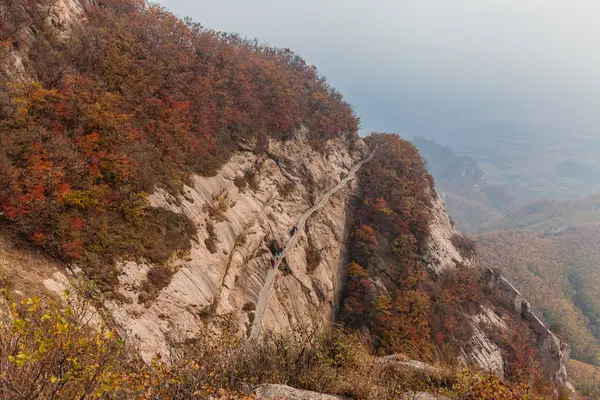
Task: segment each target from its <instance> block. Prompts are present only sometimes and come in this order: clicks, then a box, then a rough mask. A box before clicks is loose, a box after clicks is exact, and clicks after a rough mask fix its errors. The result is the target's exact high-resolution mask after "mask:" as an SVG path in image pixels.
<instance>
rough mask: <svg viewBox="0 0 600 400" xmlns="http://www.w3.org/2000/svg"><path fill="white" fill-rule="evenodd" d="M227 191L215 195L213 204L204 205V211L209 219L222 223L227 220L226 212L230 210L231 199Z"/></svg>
mask: <svg viewBox="0 0 600 400" xmlns="http://www.w3.org/2000/svg"><path fill="white" fill-rule="evenodd" d="M228 197H229V196H228V194H227V192H226V191H223V192H222V193H221V194H213V197H212V203H207V204H205V205H204V211H206V212H208V216H209V218H211V219H212V220H214V221H217V222H222V221H225V220H227V217H226V216H225V212H226V211H227V210H228V209H229V198H228Z"/></svg>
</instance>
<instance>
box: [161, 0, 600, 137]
mask: <svg viewBox="0 0 600 400" xmlns="http://www.w3.org/2000/svg"><path fill="white" fill-rule="evenodd" d="M160 4H162V5H164V6H165V7H167V8H168V9H169V10H171V11H172V12H174V13H175V14H177V15H179V16H190V17H191V18H192V19H193V20H195V21H198V22H200V23H201V24H203V25H204V26H206V27H208V28H211V29H215V30H223V31H228V32H236V33H239V34H240V35H242V36H245V37H248V38H258V39H260V40H261V41H262V42H265V43H268V44H270V45H274V46H278V47H288V48H290V49H292V50H293V51H295V52H296V53H298V54H299V55H301V56H302V57H304V58H305V59H306V60H307V61H308V62H309V63H311V64H315V65H316V66H317V67H318V68H319V71H320V72H321V73H322V74H323V75H325V76H326V77H327V78H328V80H329V81H330V82H331V83H332V84H333V85H334V86H335V87H337V88H338V89H339V90H340V91H341V92H342V93H343V94H344V95H345V97H346V99H347V100H348V101H349V102H350V103H351V104H352V105H353V106H354V107H355V109H356V111H357V113H358V114H359V115H360V117H361V119H362V131H363V133H367V132H370V131H374V130H376V131H393V132H399V133H401V134H403V135H407V136H411V135H415V134H424V135H427V136H446V135H448V134H450V133H449V132H451V131H452V132H456V131H460V130H461V129H463V128H467V127H472V126H474V125H477V124H486V123H496V124H497V123H501V124H507V125H509V126H512V127H515V126H516V127H518V130H519V131H520V132H525V133H527V132H533V131H551V132H553V134H556V133H557V132H558V133H559V134H561V135H568V134H569V132H571V131H589V132H595V131H596V130H599V128H600V117H599V116H598V112H597V110H596V109H597V106H598V104H599V100H600V53H599V52H598V51H597V49H596V46H597V39H598V38H600V26H599V25H598V24H597V21H598V17H599V16H600V3H598V2H595V1H591V0H590V1H583V0H576V1H568V2H567V1H557V0H532V1H527V2H523V1H516V0H488V1H481V0H456V1H447V0H419V1H408V0H394V1H384V0H374V1H368V2H367V1H357V0H345V1H341V0H329V1H322V0H321V1H317V0H305V1H303V2H282V1H274V0H257V1H252V2H249V1H247V0H245V1H242V0H230V1H222V2H214V1H210V2H209V1H204V0H198V1H194V2H189V1H184V0H162V1H160Z"/></svg>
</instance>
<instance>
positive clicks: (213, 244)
mask: <svg viewBox="0 0 600 400" xmlns="http://www.w3.org/2000/svg"><path fill="white" fill-rule="evenodd" d="M206 231H207V232H208V237H207V238H206V239H204V245H205V246H206V248H207V249H208V251H210V252H211V253H212V254H214V253H216V252H217V241H218V238H217V234H216V232H215V226H214V225H213V223H212V222H210V221H208V222H207V223H206Z"/></svg>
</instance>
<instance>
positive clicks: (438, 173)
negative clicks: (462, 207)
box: [411, 136, 489, 185]
mask: <svg viewBox="0 0 600 400" xmlns="http://www.w3.org/2000/svg"><path fill="white" fill-rule="evenodd" d="M411 141H412V143H413V144H414V145H415V146H416V147H417V148H418V149H419V152H420V153H421V156H422V157H423V158H425V160H426V161H427V167H428V169H429V172H430V173H431V174H432V175H433V177H434V178H435V179H436V180H444V181H448V182H453V183H458V184H467V185H482V184H488V183H489V179H488V177H487V176H486V175H485V173H484V172H483V170H482V169H481V168H480V167H479V164H478V163H477V161H475V160H473V159H472V158H470V157H468V156H459V155H457V154H456V153H455V152H454V150H453V149H452V148H450V147H447V146H442V145H441V144H438V143H436V142H434V141H432V140H428V139H425V138H424V137H421V136H415V137H413V138H412V140H411Z"/></svg>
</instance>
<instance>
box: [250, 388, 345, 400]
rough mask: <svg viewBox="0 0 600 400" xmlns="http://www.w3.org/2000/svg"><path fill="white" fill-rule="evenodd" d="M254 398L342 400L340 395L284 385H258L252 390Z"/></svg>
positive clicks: (263, 399)
mask: <svg viewBox="0 0 600 400" xmlns="http://www.w3.org/2000/svg"><path fill="white" fill-rule="evenodd" d="M252 393H254V395H255V398H256V400H276V399H287V400H342V399H343V398H342V397H338V396H332V395H329V394H323V393H317V392H311V391H309V390H300V389H294V388H293V387H290V386H286V385H260V386H258V387H256V388H255V389H253V390H252Z"/></svg>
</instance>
